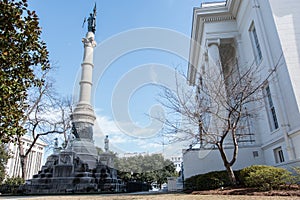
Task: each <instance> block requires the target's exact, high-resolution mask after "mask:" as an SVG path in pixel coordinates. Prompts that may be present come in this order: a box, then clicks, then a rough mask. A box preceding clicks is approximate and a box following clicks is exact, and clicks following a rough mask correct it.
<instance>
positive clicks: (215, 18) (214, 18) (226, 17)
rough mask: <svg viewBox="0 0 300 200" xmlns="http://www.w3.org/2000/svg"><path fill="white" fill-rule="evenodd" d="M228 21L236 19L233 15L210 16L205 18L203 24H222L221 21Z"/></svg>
mask: <svg viewBox="0 0 300 200" xmlns="http://www.w3.org/2000/svg"><path fill="white" fill-rule="evenodd" d="M228 20H235V17H234V16H233V15H230V14H229V15H224V16H209V17H203V18H202V21H203V22H220V21H228Z"/></svg>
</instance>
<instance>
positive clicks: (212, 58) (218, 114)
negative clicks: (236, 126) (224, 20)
mask: <svg viewBox="0 0 300 200" xmlns="http://www.w3.org/2000/svg"><path fill="white" fill-rule="evenodd" d="M206 42H207V43H206V45H207V54H208V69H207V70H206V79H207V81H208V84H207V90H208V93H209V98H210V105H209V107H210V111H211V114H210V116H209V118H210V125H209V129H210V131H212V132H215V133H216V134H218V133H219V131H221V130H222V123H223V122H222V121H221V120H220V119H221V118H222V117H223V116H224V114H226V112H224V108H223V107H222V105H223V102H224V100H226V90H225V85H224V84H225V82H224V76H223V70H222V64H221V57H220V51H219V46H220V39H208V40H207V41H206Z"/></svg>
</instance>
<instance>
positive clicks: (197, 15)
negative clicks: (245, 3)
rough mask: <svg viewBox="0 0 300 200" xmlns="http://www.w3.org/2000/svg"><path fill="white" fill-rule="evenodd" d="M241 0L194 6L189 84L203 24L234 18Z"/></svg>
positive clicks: (197, 60)
mask: <svg viewBox="0 0 300 200" xmlns="http://www.w3.org/2000/svg"><path fill="white" fill-rule="evenodd" d="M240 3H241V0H227V1H226V5H225V6H212V7H205V8H194V13H193V24H192V33H191V45H190V56H189V63H190V64H189V67H188V68H189V69H188V81H189V83H190V85H193V84H195V77H196V76H195V74H192V73H196V70H195V69H193V70H191V69H190V68H197V66H198V62H199V59H198V58H199V53H200V51H199V50H197V48H198V47H200V46H201V39H202V36H203V26H204V24H205V23H212V22H220V21H229V20H235V19H236V16H237V12H238V8H239V6H240Z"/></svg>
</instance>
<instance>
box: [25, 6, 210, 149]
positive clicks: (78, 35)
mask: <svg viewBox="0 0 300 200" xmlns="http://www.w3.org/2000/svg"><path fill="white" fill-rule="evenodd" d="M95 2H96V3H97V26H96V34H95V39H96V41H97V43H98V47H97V48H100V47H101V45H102V43H105V41H107V40H109V38H114V37H116V35H117V34H122V32H124V31H130V30H132V29H136V28H145V27H157V28H163V29H169V30H171V31H174V32H177V33H178V34H183V35H185V36H186V37H187V38H189V37H190V34H191V26H192V15H193V8H194V7H199V6H200V4H201V2H202V1H201V0H93V1H92V0H75V1H74V0H43V1H40V0H29V7H30V9H33V10H35V11H36V12H37V14H38V16H39V18H40V26H41V27H42V30H43V33H42V39H43V40H44V41H45V42H46V44H47V46H48V50H49V52H50V59H51V61H52V62H53V63H54V64H55V65H56V66H57V67H58V69H57V71H56V72H55V73H54V74H53V75H54V78H55V80H56V87H57V91H58V92H59V93H60V94H61V95H72V93H73V87H74V83H75V82H76V77H77V74H78V72H79V71H80V64H81V62H82V57H83V45H82V42H81V39H82V38H83V37H84V36H85V34H86V30H87V28H86V27H84V28H82V24H83V19H84V18H85V17H87V16H88V15H89V13H90V12H92V9H93V7H94V3H95ZM204 2H209V0H205V1H204ZM140 37H143V36H140ZM145 37H148V36H147V35H145ZM156 42H157V41H156ZM158 42H160V41H158ZM176 42H177V41H174V43H176ZM123 45H124V46H126V45H128V44H126V41H124V43H123V42H120V43H119V46H117V47H118V48H122V47H123ZM99 46H100V47H99ZM186 50H187V51H188V49H186ZM112 51H114V50H112ZM187 53H188V52H187ZM149 63H158V64H162V65H166V66H170V67H173V68H174V67H178V66H179V67H180V68H181V69H182V70H183V71H186V70H187V64H186V61H185V59H182V58H179V57H178V56H176V55H174V54H171V53H169V52H166V51H161V50H159V49H142V50H138V51H131V52H129V53H127V54H125V55H122V56H120V57H118V58H117V59H116V60H114V61H113V63H112V64H111V65H110V66H109V67H108V68H107V70H106V71H105V73H104V74H103V75H102V76H101V77H100V80H99V82H98V83H97V85H96V91H95V96H94V97H93V103H94V108H95V110H96V113H97V115H98V119H101V120H100V121H99V120H98V122H99V123H98V125H99V126H100V129H101V131H102V132H104V133H102V135H104V134H105V135H106V134H108V135H110V138H111V146H115V147H117V149H120V151H121V152H134V151H137V152H142V151H148V152H161V151H162V145H161V144H158V143H159V142H160V141H162V138H158V139H157V138H150V139H149V140H145V139H137V138H133V137H130V136H128V134H124V133H122V131H120V130H119V129H118V127H117V126H116V125H115V124H114V121H115V119H114V116H113V114H112V106H111V104H112V95H113V91H114V88H116V85H117V83H118V81H120V80H121V79H122V77H124V76H126V74H128V73H129V72H130V71H131V70H132V69H135V68H137V67H138V66H141V65H145V64H149ZM96 64H97V65H95V67H101V66H98V65H101V63H96ZM158 73H159V72H158ZM168 78H169V77H166V79H168ZM157 91H158V89H157V88H156V87H155V86H153V85H151V84H150V85H149V84H148V85H146V86H144V87H142V88H141V89H139V90H136V91H130V92H131V93H133V95H132V97H131V98H130V99H125V100H123V99H119V100H120V101H129V104H128V105H129V106H128V110H129V111H128V112H129V113H130V117H131V119H132V123H135V124H138V125H139V126H142V127H143V126H146V125H147V124H149V122H150V121H149V118H148V117H147V115H146V113H148V111H149V109H150V108H151V107H152V106H153V105H154V104H155V103H157V102H156V100H155V99H156V98H157ZM97 130H98V129H97ZM97 134H98V133H95V135H96V136H95V137H96V138H95V140H96V144H97V145H99V146H103V144H102V143H103V142H102V136H101V134H98V135H97ZM130 141H131V142H130ZM151 142H152V143H153V144H152V145H150V144H151ZM178 153H180V148H179V150H178V151H176V152H175V150H174V154H178ZM171 154H173V153H171Z"/></svg>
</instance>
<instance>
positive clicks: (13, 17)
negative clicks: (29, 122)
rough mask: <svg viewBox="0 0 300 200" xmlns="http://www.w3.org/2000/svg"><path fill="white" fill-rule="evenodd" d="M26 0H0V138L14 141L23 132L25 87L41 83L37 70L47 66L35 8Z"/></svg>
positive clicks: (3, 140) (5, 140) (46, 57)
mask: <svg viewBox="0 0 300 200" xmlns="http://www.w3.org/2000/svg"><path fill="white" fill-rule="evenodd" d="M27 7H28V5H27V0H22V1H15V0H10V1H9V0H2V1H0V21H1V23H0V109H1V110H0V111H1V115H0V142H1V143H3V142H4V143H6V142H10V141H13V139H14V136H16V135H22V134H24V133H25V130H24V128H23V127H22V126H21V125H20V121H21V120H22V119H23V121H24V117H25V115H24V110H25V109H26V107H27V105H26V100H27V91H28V89H29V88H30V87H34V86H38V85H41V84H43V80H42V79H39V78H37V77H36V76H35V71H36V70H42V71H43V70H47V69H49V67H50V66H49V61H48V51H47V48H46V44H45V43H44V42H42V41H41V39H40V35H41V28H40V27H39V22H38V17H37V15H36V13H35V11H30V10H28V8H27Z"/></svg>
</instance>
